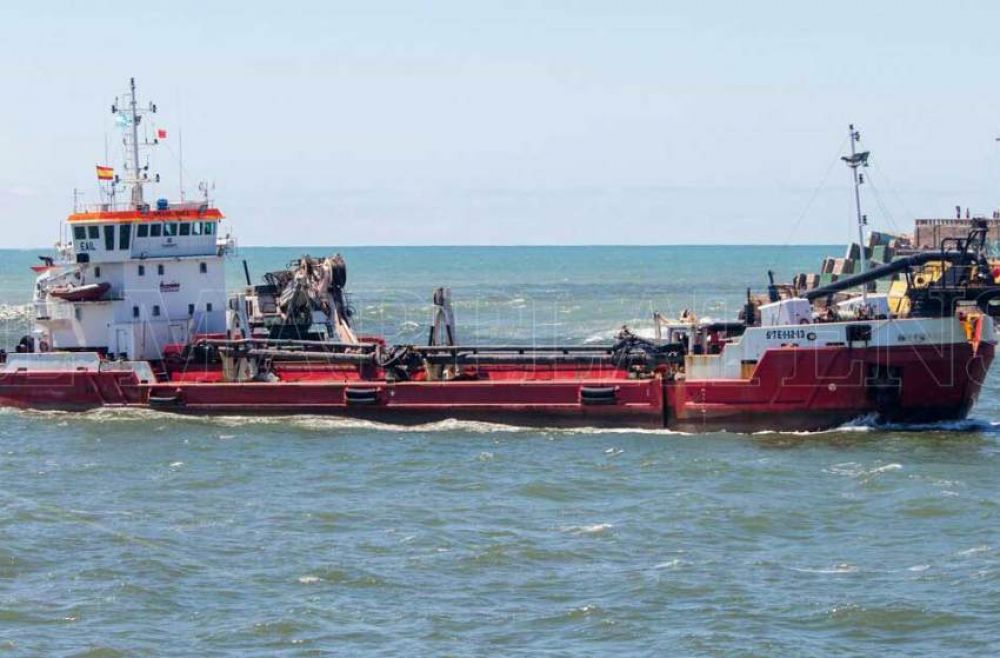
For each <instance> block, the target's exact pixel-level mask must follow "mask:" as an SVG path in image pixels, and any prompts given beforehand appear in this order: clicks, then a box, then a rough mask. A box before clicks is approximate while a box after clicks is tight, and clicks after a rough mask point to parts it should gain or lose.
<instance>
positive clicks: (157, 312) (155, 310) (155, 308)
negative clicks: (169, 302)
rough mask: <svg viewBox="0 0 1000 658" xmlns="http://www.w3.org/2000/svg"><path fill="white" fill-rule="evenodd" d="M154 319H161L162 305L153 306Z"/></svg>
mask: <svg viewBox="0 0 1000 658" xmlns="http://www.w3.org/2000/svg"><path fill="white" fill-rule="evenodd" d="M153 317H160V305H159V304H153Z"/></svg>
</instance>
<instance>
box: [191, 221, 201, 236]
mask: <svg viewBox="0 0 1000 658" xmlns="http://www.w3.org/2000/svg"><path fill="white" fill-rule="evenodd" d="M191 234H192V235H201V222H191Z"/></svg>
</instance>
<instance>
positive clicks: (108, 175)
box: [97, 165, 115, 180]
mask: <svg viewBox="0 0 1000 658" xmlns="http://www.w3.org/2000/svg"><path fill="white" fill-rule="evenodd" d="M114 179H115V170H114V169H112V168H111V167H102V166H101V165H97V180H114Z"/></svg>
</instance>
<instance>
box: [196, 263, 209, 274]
mask: <svg viewBox="0 0 1000 658" xmlns="http://www.w3.org/2000/svg"><path fill="white" fill-rule="evenodd" d="M198 271H199V272H201V273H202V274H207V273H208V263H198Z"/></svg>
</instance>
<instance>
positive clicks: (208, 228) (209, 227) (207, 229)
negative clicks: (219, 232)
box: [204, 222, 215, 235]
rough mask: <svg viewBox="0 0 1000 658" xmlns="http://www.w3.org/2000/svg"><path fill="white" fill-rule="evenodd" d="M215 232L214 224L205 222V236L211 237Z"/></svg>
mask: <svg viewBox="0 0 1000 658" xmlns="http://www.w3.org/2000/svg"><path fill="white" fill-rule="evenodd" d="M214 232H215V222H205V231H204V233H205V235H212V233H214Z"/></svg>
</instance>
